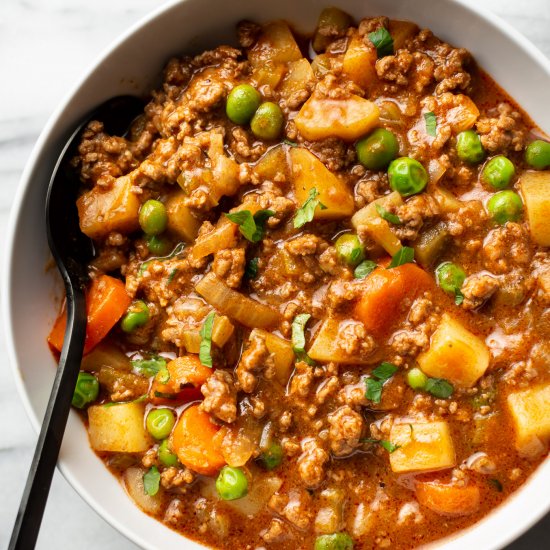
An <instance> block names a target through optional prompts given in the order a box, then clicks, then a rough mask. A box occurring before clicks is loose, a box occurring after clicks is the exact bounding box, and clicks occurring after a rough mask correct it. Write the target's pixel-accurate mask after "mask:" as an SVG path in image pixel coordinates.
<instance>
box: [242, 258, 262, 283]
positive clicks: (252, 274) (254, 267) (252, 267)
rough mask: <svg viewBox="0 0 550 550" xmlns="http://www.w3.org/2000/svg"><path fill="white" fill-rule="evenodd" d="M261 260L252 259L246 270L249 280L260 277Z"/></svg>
mask: <svg viewBox="0 0 550 550" xmlns="http://www.w3.org/2000/svg"><path fill="white" fill-rule="evenodd" d="M259 261H260V258H257V257H256V258H252V259H251V260H250V261H249V262H248V263H247V264H246V268H245V270H244V272H245V275H246V276H247V277H248V278H249V279H255V278H256V277H257V276H258V262H259Z"/></svg>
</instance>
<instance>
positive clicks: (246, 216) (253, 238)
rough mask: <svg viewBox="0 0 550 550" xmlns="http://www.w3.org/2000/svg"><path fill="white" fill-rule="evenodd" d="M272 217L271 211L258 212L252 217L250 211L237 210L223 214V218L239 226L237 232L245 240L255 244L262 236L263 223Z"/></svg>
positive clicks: (273, 213)
mask: <svg viewBox="0 0 550 550" xmlns="http://www.w3.org/2000/svg"><path fill="white" fill-rule="evenodd" d="M274 215H275V212H273V210H259V211H258V212H256V213H255V214H254V215H252V212H250V210H238V211H237V212H232V213H230V214H225V217H226V218H227V219H228V220H230V221H232V222H233V223H235V224H237V225H238V226H239V231H240V232H241V233H242V235H243V236H244V238H245V239H246V240H248V241H250V242H251V243H257V242H260V241H261V240H262V238H263V236H264V231H265V228H264V226H265V222H266V221H267V219H268V218H270V217H271V216H274Z"/></svg>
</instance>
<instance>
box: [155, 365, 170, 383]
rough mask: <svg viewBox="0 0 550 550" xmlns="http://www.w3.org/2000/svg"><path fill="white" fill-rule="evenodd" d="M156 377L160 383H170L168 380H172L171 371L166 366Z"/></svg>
mask: <svg viewBox="0 0 550 550" xmlns="http://www.w3.org/2000/svg"><path fill="white" fill-rule="evenodd" d="M155 378H156V379H157V381H158V382H159V383H160V384H168V381H169V380H170V371H169V370H168V369H167V368H166V367H165V368H163V369H160V370H159V371H158V373H157V375H156V376H155Z"/></svg>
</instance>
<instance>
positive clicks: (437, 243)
mask: <svg viewBox="0 0 550 550" xmlns="http://www.w3.org/2000/svg"><path fill="white" fill-rule="evenodd" d="M448 241H449V231H448V230H447V226H446V225H445V223H444V222H440V223H438V224H436V225H434V226H433V227H430V228H429V229H428V230H426V231H423V232H422V233H421V234H420V235H419V237H418V239H417V241H416V242H415V243H414V247H413V248H414V257H415V259H416V261H417V262H418V263H419V264H420V265H421V266H422V267H425V268H429V267H430V266H432V265H433V264H434V263H435V261H436V260H437V258H438V257H439V255H440V254H441V252H443V249H444V248H445V245H446V244H447V242H448Z"/></svg>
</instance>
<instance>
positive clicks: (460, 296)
mask: <svg viewBox="0 0 550 550" xmlns="http://www.w3.org/2000/svg"><path fill="white" fill-rule="evenodd" d="M463 301H464V294H462V292H461V290H460V289H459V288H456V289H455V304H456V305H457V306H459V305H460V304H461V303H462V302H463Z"/></svg>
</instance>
